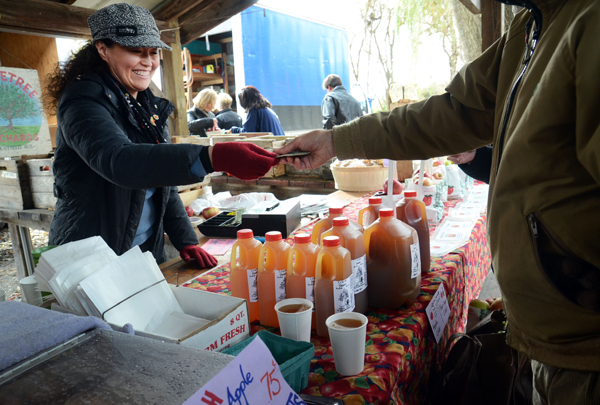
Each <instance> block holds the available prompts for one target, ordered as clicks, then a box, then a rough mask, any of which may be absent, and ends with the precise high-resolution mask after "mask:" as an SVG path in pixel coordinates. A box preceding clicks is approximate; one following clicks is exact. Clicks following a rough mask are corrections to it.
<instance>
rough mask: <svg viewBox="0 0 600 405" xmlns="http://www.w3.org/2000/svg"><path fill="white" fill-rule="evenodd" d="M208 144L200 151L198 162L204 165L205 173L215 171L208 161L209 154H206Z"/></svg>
mask: <svg viewBox="0 0 600 405" xmlns="http://www.w3.org/2000/svg"><path fill="white" fill-rule="evenodd" d="M208 148H209V147H208V146H206V147H204V148H202V151H200V163H202V166H203V167H204V170H206V173H207V174H208V173H212V172H214V171H215V169H214V168H213V166H212V164H211V163H210V156H209V155H208Z"/></svg>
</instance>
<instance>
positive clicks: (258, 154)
mask: <svg viewBox="0 0 600 405" xmlns="http://www.w3.org/2000/svg"><path fill="white" fill-rule="evenodd" d="M211 162H212V165H213V168H214V169H215V171H216V172H227V173H229V174H231V175H233V176H235V177H237V178H239V179H242V180H255V179H258V178H260V177H263V176H264V175H265V174H267V172H268V171H269V169H271V167H273V166H275V165H277V164H278V163H279V159H277V154H275V153H273V152H269V151H267V150H265V149H263V148H261V147H260V146H256V145H255V144H253V143H250V142H222V143H218V144H216V145H214V146H213V147H212V153H211Z"/></svg>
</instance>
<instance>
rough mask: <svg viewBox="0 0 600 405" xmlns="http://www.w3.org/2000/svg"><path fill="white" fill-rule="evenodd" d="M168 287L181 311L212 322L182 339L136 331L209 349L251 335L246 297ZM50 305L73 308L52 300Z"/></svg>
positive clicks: (55, 307)
mask: <svg viewBox="0 0 600 405" xmlns="http://www.w3.org/2000/svg"><path fill="white" fill-rule="evenodd" d="M169 287H171V290H172V291H173V294H175V298H176V299H177V301H178V302H179V305H181V308H182V309H183V312H184V313H186V314H188V315H192V316H197V317H199V318H204V319H208V320H211V322H210V323H208V324H206V325H204V326H203V327H201V328H200V329H198V330H196V331H194V332H192V333H190V334H189V335H187V336H186V337H184V338H181V339H176V338H173V337H169V336H165V335H159V334H155V333H150V332H144V331H137V330H136V331H135V334H136V335H138V336H144V337H147V338H150V339H157V340H161V341H164V342H170V343H175V344H181V345H183V346H190V347H195V348H197V349H203V350H210V351H221V350H222V349H225V348H227V347H230V346H233V345H234V344H236V343H239V342H241V341H242V340H244V339H246V338H247V337H248V336H249V335H250V322H249V320H248V305H247V304H246V300H244V299H241V298H236V297H232V296H229V295H222V294H215V293H211V292H207V291H200V290H194V289H192V288H187V287H176V286H174V285H169ZM52 309H53V310H58V311H61V312H72V311H69V310H67V309H65V308H62V307H61V306H60V305H54V304H53V305H52ZM109 325H110V326H111V327H112V328H113V329H115V330H120V329H121V327H122V326H123V325H114V324H111V323H110V322H109Z"/></svg>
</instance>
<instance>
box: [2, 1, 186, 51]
mask: <svg viewBox="0 0 600 405" xmlns="http://www.w3.org/2000/svg"><path fill="white" fill-rule="evenodd" d="M0 10H2V13H0V31H6V32H16V33H29V34H37V35H44V36H52V37H73V38H83V39H90V38H91V34H90V28H89V27H88V23H87V19H88V18H89V16H91V15H92V14H94V13H95V12H96V10H93V9H90V8H84V7H77V6H71V5H69V4H62V3H57V2H54V1H46V0H19V1H18V2H15V1H14V0H0ZM156 25H157V26H158V29H159V30H164V29H166V28H168V24H167V23H166V22H164V21H156ZM161 39H162V40H163V41H164V42H166V43H173V42H174V41H175V33H174V31H165V32H161Z"/></svg>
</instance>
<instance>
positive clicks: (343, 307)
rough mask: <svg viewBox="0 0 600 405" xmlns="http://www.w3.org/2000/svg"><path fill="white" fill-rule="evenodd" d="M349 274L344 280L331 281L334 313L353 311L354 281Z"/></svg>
mask: <svg viewBox="0 0 600 405" xmlns="http://www.w3.org/2000/svg"><path fill="white" fill-rule="evenodd" d="M353 278H354V277H353V276H352V275H350V277H348V278H347V279H345V280H342V281H334V282H333V305H334V308H335V313H336V314H339V313H340V312H352V311H354V305H355V304H354V281H353Z"/></svg>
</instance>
